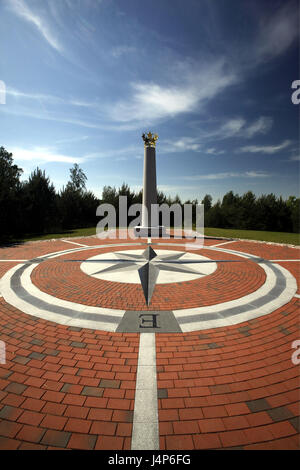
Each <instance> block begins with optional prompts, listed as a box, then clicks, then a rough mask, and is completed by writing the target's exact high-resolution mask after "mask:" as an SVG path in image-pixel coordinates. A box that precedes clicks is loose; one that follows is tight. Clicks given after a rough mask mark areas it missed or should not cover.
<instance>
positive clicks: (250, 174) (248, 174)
mask: <svg viewBox="0 0 300 470" xmlns="http://www.w3.org/2000/svg"><path fill="white" fill-rule="evenodd" d="M269 176H270V174H269V173H266V172H264V171H245V172H225V173H210V174H208V175H192V176H183V177H182V179H184V180H186V181H198V180H222V179H228V178H267V177H269Z"/></svg>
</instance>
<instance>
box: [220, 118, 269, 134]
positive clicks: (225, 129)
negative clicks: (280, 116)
mask: <svg viewBox="0 0 300 470" xmlns="http://www.w3.org/2000/svg"><path fill="white" fill-rule="evenodd" d="M272 124H273V119H272V118H271V117H267V116H260V117H259V118H258V119H256V120H255V121H253V122H252V123H247V121H246V119H244V118H241V117H238V118H233V119H229V120H228V121H227V122H226V123H225V124H223V125H222V126H221V127H220V128H219V129H217V130H216V131H215V136H216V137H219V138H229V137H242V138H252V137H254V136H256V135H259V134H266V133H267V132H268V131H269V130H270V129H271V127H272Z"/></svg>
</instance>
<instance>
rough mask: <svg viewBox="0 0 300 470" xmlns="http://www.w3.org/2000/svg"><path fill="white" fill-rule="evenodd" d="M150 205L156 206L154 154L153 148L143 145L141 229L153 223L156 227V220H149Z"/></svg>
mask: <svg viewBox="0 0 300 470" xmlns="http://www.w3.org/2000/svg"><path fill="white" fill-rule="evenodd" d="M152 204H157V193H156V152H155V147H151V146H149V145H146V144H145V150H144V179H143V210H142V227H152V225H153V223H154V226H157V225H158V220H156V221H155V220H153V221H152V220H151V206H152ZM145 209H146V210H145ZM151 222H152V223H151Z"/></svg>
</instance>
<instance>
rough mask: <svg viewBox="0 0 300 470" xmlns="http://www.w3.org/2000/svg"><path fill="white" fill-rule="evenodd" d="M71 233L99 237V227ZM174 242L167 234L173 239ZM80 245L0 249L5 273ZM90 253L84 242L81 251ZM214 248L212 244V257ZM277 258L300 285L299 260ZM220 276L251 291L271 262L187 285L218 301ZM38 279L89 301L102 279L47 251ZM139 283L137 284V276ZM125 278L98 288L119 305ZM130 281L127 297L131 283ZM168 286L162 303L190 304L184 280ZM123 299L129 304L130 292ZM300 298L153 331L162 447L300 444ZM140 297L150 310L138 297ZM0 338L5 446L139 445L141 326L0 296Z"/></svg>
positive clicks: (291, 255)
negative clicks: (27, 309) (19, 305)
mask: <svg viewBox="0 0 300 470" xmlns="http://www.w3.org/2000/svg"><path fill="white" fill-rule="evenodd" d="M69 241H72V240H69ZM123 241H124V240H122V242H123ZM153 241H154V242H155V240H153ZM73 242H75V243H79V244H83V245H87V246H96V245H99V240H98V239H96V238H81V239H76V240H75V239H74V240H73ZM128 242H130V243H131V242H132V243H134V241H131V240H128ZM161 242H162V243H163V241H161ZM173 242H174V243H176V240H173V241H172V240H171V241H170V240H168V244H170V243H173ZM177 242H178V240H177ZM103 243H104V242H103V240H102V241H101V244H103ZM108 243H109V244H113V243H114V241H113V240H109V241H108ZM116 243H117V242H116ZM218 243H222V241H221V240H219V241H217V240H207V241H206V245H207V246H213V245H217V244H218ZM76 246H77V247H78V248H79V245H74V244H73V245H72V243H67V242H64V241H62V240H57V241H49V242H34V243H26V244H24V245H19V246H17V247H13V248H1V249H0V260H6V261H1V262H0V277H1V276H3V275H4V274H5V272H8V271H9V270H10V269H11V268H13V267H14V266H16V265H17V264H18V261H8V260H29V259H32V258H35V257H37V256H42V255H43V256H44V255H46V254H47V253H52V252H56V251H61V250H69V249H73V248H76ZM225 247H226V248H227V249H233V250H237V251H241V252H247V253H251V254H253V255H256V256H259V257H263V258H265V259H271V260H297V259H300V250H299V249H298V248H291V247H283V246H279V245H267V244H262V243H253V242H232V243H229V244H226V245H224V248H225ZM129 248H130V247H129ZM129 248H128V247H126V249H129ZM220 248H221V245H220ZM167 249H168V250H169V249H171V248H170V246H168V248H167ZM176 249H179V248H178V247H176V246H175V245H174V250H176ZM180 249H181V250H182V248H180ZM113 250H114V248H112V249H108V250H107V251H108V252H110V251H113ZM102 251H103V249H102ZM203 253H204V250H203ZM94 254H95V252H94V251H91V252H89V251H87V252H86V253H84V257H85V258H84V259H86V258H87V257H90V256H93V255H94ZM206 254H207V253H206ZM207 255H208V254H207ZM75 256H77V257H79V258H80V257H82V256H83V253H82V252H80V253H76V254H74V253H73V254H72V258H73V259H74V257H75ZM215 256H216V254H215V253H214V252H213V251H210V252H209V257H211V258H213V257H215ZM224 256H225V254H222V258H223V257H224ZM226 256H228V255H226ZM64 257H65V258H70V255H64ZM230 259H234V256H231V257H230ZM278 264H280V265H281V266H283V267H284V268H285V269H287V270H288V271H290V272H291V274H292V275H293V276H294V277H295V279H296V280H297V283H298V291H297V292H298V293H299V262H297V261H289V262H287V261H280V262H278ZM236 269H238V270H239V271H238V272H239V274H238V275H237V273H236V272H235V271H234V270H236ZM222 277H223V283H224V286H223V289H224V292H225V294H226V292H227V293H228V292H230V289H229V286H232V285H233V284H234V283H235V282H236V285H235V289H232V290H231V292H232V297H231V298H230V299H228V300H232V299H234V298H238V297H239V296H242V295H246V294H247V293H250V292H253V291H255V290H256V289H258V288H259V287H260V286H261V285H262V284H263V283H264V281H265V275H264V272H263V270H262V269H261V268H260V266H258V265H256V264H255V263H252V262H251V261H250V262H241V263H239V264H238V266H235V265H234V264H232V265H230V264H224V265H222V266H220V267H218V269H217V270H216V271H215V273H213V274H212V275H210V276H207V278H202V279H199V280H196V281H192V282H190V283H183V284H188V285H189V286H190V289H191V298H192V297H193V295H196V294H197V290H198V293H199V294H201V292H203V291H205V290H206V291H207V296H208V297H206V298H207V299H208V298H209V295H210V289H211V303H213V302H215V303H218V298H217V296H216V297H213V286H214V283H211V280H213V281H215V282H216V285H217V287H218V288H219V291H221V292H222ZM209 278H210V279H209ZM237 279H240V284H238V280H237ZM32 282H33V283H35V284H37V285H38V287H39V288H40V289H41V290H42V291H44V292H48V293H51V295H53V296H55V295H57V297H61V298H65V299H67V300H72V301H74V302H79V303H80V302H81V303H83V304H85V303H86V304H87V305H92V301H93V298H94V297H93V296H94V295H95V294H96V290H97V286H98V287H99V283H101V280H97V279H94V278H91V277H88V276H87V275H85V274H84V273H82V272H79V265H78V264H77V263H74V264H71V263H70V264H67V263H66V264H62V263H61V264H59V263H58V262H57V261H55V260H52V261H50V260H49V261H44V262H42V263H41V264H39V265H37V267H36V268H35V269H34V271H33V273H32ZM80 282H82V292H81V291H80ZM85 283H88V284H89V285H87V284H85ZM107 284H114V283H107ZM116 284H118V283H116ZM247 285H248V290H247ZM133 286H134V289H135V290H136V293H138V291H139V290H140V289H141V288H140V286H138V285H133ZM110 287H113V286H110ZM117 287H118V288H117V289H116V290H114V289H112V290H109V289H108V291H107V303H105V299H104V298H103V299H102V300H101V299H100V297H98V298H97V305H98V303H99V302H102V303H103V304H104V306H107V305H110V306H114V308H118V305H116V304H115V303H114V302H116V300H115V297H114V294H115V292H119V293H120V286H117ZM127 287H128V288H130V285H127ZM131 287H132V285H131ZM122 288H123V289H124V291H122V296H124V295H126V285H125V286H122ZM163 288H164V287H163V285H158V286H157V288H156V291H155V295H156V296H157V297H156V300H155V297H154V296H153V299H154V300H155V302H156V304H155V305H156V308H157V309H158V310H159V309H160V310H163V308H166V307H167V308H168V310H171V309H173V308H176V307H177V308H184V307H182V305H181V302H182V300H181V299H180V295H179V294H178V297H176V295H177V294H176V290H177V291H179V292H180V291H181V290H182V289H186V287H185V286H181V285H180V284H178V286H177V289H174V290H172V289H171V292H169V297H170V300H169V301H166V300H165V297H164V296H165V293H164V292H163ZM88 289H90V291H91V293H90V297H89V295H88V292H89V291H88ZM93 289H94V291H93ZM192 289H195V293H194V294H193V291H192ZM238 289H240V291H239V292H238V294H237V290H238ZM169 291H170V288H169ZM70 292H71V295H70ZM1 294H2V295H3V293H2V292H0V295H1ZM140 294H141V292H140V293H138V295H140ZM80 295H81V296H83V295H84V296H85V297H84V299H83V298H82V299H80ZM136 295H137V294H136ZM186 296H187V297H188V296H189V292H188V291H187V292H186ZM200 297H201V296H200ZM162 299H164V300H162ZM176 301H177V303H176ZM222 301H224V300H222ZM168 302H169V303H168ZM178 303H179V304H180V306H179V305H178ZM119 305H122V306H121V307H119V308H126V309H128V307H127V306H126V304H124V303H123V304H119ZM132 305H133V306H134V307H135V306H136V304H134V303H133V304H132ZM191 305H192V304H188V306H189V307H190V306H191ZM299 307H300V299H299V298H298V297H296V296H295V297H293V298H292V299H291V300H290V301H289V302H288V303H287V304H286V305H284V306H282V307H280V308H278V309H277V310H275V311H274V312H273V313H271V314H268V315H264V316H260V317H259V318H255V319H253V320H249V321H246V322H243V323H239V324H236V325H230V326H226V327H220V328H214V329H205V330H199V331H192V332H189V333H176V334H174V333H160V334H156V366H157V389H158V390H157V393H158V412H159V441H160V449H161V450H164V449H168V450H175V449H186V450H188V449H220V448H237V449H240V448H242V449H300V440H299V432H300V428H299V415H300V410H299V397H300V395H299V385H300V383H299V365H294V364H293V363H292V361H291V356H292V353H293V351H294V350H293V349H292V343H293V341H295V340H300V331H299ZM140 308H141V310H147V306H145V305H144V303H143V301H142V298H141V300H140ZM129 310H130V308H129ZM152 310H153V307H152ZM0 340H1V341H3V342H5V345H6V364H0V448H1V449H43V448H48V449H57V448H60V449H65V448H66V449H117V450H121V449H123V450H129V449H130V448H131V434H132V422H133V418H134V398H135V387H136V370H137V363H138V352H139V334H138V333H115V332H109V331H100V330H92V329H88V328H78V327H72V326H67V325H61V324H57V323H55V322H50V321H46V320H43V319H41V318H37V317H34V316H31V315H28V314H25V313H23V312H21V311H19V310H18V309H16V308H15V307H13V306H12V305H10V304H9V303H7V302H6V301H5V300H4V298H3V297H0Z"/></svg>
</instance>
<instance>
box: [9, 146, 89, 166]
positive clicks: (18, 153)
mask: <svg viewBox="0 0 300 470" xmlns="http://www.w3.org/2000/svg"><path fill="white" fill-rule="evenodd" d="M10 151H11V152H12V154H13V156H14V159H15V160H19V161H33V160H35V161H38V162H44V163H45V162H47V163H50V162H60V163H82V162H83V161H84V160H85V158H80V157H73V156H69V155H62V154H59V153H56V151H55V150H52V149H50V148H47V147H34V148H32V149H25V148H21V147H13V148H11V149H10Z"/></svg>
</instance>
